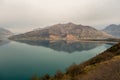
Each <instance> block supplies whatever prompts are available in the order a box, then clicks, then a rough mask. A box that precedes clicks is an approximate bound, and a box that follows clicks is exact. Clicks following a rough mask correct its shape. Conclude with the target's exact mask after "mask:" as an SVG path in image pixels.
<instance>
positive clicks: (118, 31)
mask: <svg viewBox="0 0 120 80" xmlns="http://www.w3.org/2000/svg"><path fill="white" fill-rule="evenodd" d="M103 31H105V32H107V33H108V34H111V35H113V36H115V37H117V38H120V24H119V25H116V24H111V25H109V26H107V27H106V28H105V29H103Z"/></svg>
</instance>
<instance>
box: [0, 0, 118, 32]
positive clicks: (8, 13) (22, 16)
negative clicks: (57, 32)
mask: <svg viewBox="0 0 120 80" xmlns="http://www.w3.org/2000/svg"><path fill="white" fill-rule="evenodd" d="M67 22H73V23H76V24H83V25H90V26H93V27H95V28H98V29H102V28H103V27H105V26H107V25H109V24H113V23H114V24H119V23H120V0H0V27H4V28H8V29H10V30H11V31H13V32H16V33H20V32H26V31H30V30H32V29H35V28H40V27H45V26H49V25H53V24H57V23H67Z"/></svg>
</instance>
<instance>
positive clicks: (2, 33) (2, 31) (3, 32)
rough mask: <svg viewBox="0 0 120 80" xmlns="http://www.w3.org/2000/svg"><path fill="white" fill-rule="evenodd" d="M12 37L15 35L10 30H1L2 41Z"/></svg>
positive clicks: (0, 37)
mask: <svg viewBox="0 0 120 80" xmlns="http://www.w3.org/2000/svg"><path fill="white" fill-rule="evenodd" d="M12 35H13V33H12V32H10V31H9V30H6V29H4V28H0V39H5V38H8V37H10V36H12Z"/></svg>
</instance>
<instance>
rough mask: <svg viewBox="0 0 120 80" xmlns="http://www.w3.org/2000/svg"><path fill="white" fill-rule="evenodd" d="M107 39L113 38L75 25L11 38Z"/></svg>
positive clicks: (63, 25) (93, 29) (48, 28)
mask: <svg viewBox="0 0 120 80" xmlns="http://www.w3.org/2000/svg"><path fill="white" fill-rule="evenodd" d="M107 38H112V36H111V35H109V34H107V33H105V32H103V31H99V30H96V29H95V28H92V27H90V26H83V25H76V24H74V23H67V24H56V25H53V26H50V27H47V28H43V29H38V30H34V31H31V32H27V33H25V34H20V35H16V36H13V37H11V39H14V40H22V39H23V40H80V39H107Z"/></svg>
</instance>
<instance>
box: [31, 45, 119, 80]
mask: <svg viewBox="0 0 120 80" xmlns="http://www.w3.org/2000/svg"><path fill="white" fill-rule="evenodd" d="M32 80H120V43H118V44H116V45H114V46H113V47H111V48H109V49H108V50H106V51H104V52H103V53H101V54H99V55H97V56H95V57H94V58H92V59H90V60H88V61H86V62H84V63H82V64H79V65H77V64H73V65H71V66H70V67H69V68H68V69H67V71H66V73H62V72H61V71H58V72H57V73H56V74H55V76H53V77H51V76H49V75H45V76H44V77H42V78H38V77H35V76H34V77H33V78H32Z"/></svg>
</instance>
